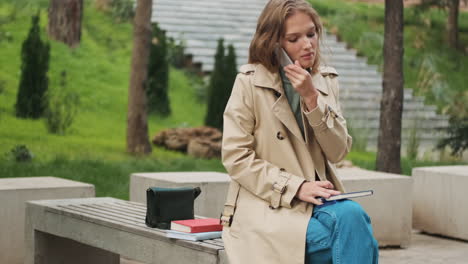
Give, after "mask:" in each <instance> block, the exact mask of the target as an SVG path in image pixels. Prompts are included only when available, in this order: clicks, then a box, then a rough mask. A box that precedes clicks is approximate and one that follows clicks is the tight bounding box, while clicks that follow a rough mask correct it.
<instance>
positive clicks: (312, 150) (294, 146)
mask: <svg viewBox="0 0 468 264" xmlns="http://www.w3.org/2000/svg"><path fill="white" fill-rule="evenodd" d="M321 34H322V25H321V23H320V20H319V17H318V15H317V13H316V11H315V10H314V9H312V7H310V5H309V4H308V3H306V2H305V1H304V0H271V1H269V2H268V4H267V5H266V7H265V9H264V10H263V12H262V14H261V15H260V17H259V20H258V25H257V30H256V33H255V35H254V38H253V40H252V43H251V45H250V50H249V64H247V65H244V66H242V67H241V69H240V73H239V74H238V76H237V79H236V82H235V84H234V87H233V91H232V94H231V97H230V99H229V102H228V104H227V106H226V110H225V113H224V132H223V133H224V134H223V149H222V159H223V164H224V166H225V167H226V169H227V171H228V172H229V175H230V176H231V177H232V181H231V185H230V187H229V191H228V195H227V201H226V206H225V209H224V212H223V215H222V217H221V219H222V223H223V225H224V226H225V227H224V229H223V240H224V245H225V248H226V252H227V255H228V258H229V262H230V264H238V263H239V264H246V263H255V264H259V263H260V264H261V263H269V264H271V263H281V264H286V263H287V264H296V263H297V264H299V263H304V262H305V263H314V264H320V263H346V264H349V263H359V264H366V263H377V262H378V247H377V242H376V241H375V239H374V238H373V236H372V229H371V226H370V220H369V217H368V216H367V214H366V213H365V212H364V211H363V210H362V208H361V207H360V206H359V205H358V204H357V203H355V202H353V201H350V200H344V201H340V202H337V203H335V204H331V205H327V206H325V205H324V206H320V205H321V204H322V203H321V202H320V201H319V200H318V199H317V197H325V198H328V197H330V196H331V195H336V194H339V193H340V192H343V191H344V189H343V185H342V183H341V181H340V180H339V179H338V177H337V175H336V172H335V167H334V165H333V163H336V162H338V161H340V160H342V159H343V158H344V157H345V155H346V154H347V153H348V152H349V150H350V147H351V137H350V136H349V135H348V132H347V129H346V121H345V119H343V116H342V114H341V111H340V105H339V102H338V80H337V75H338V74H337V72H336V71H335V70H334V69H333V68H331V67H322V66H320V49H319V40H320V38H321ZM277 44H279V45H280V46H281V47H282V48H283V49H284V50H285V51H286V53H287V54H288V55H289V57H290V58H291V59H292V61H294V64H290V65H288V66H286V67H282V66H280V65H279V62H278V59H277V57H276V56H275V55H274V54H275V53H274V50H275V47H276V45H277ZM314 207H315V208H314Z"/></svg>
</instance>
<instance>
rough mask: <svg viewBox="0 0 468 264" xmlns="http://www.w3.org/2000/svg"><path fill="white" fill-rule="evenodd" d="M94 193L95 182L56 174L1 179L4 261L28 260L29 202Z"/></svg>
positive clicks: (10, 263) (0, 230)
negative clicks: (25, 228) (25, 252)
mask: <svg viewBox="0 0 468 264" xmlns="http://www.w3.org/2000/svg"><path fill="white" fill-rule="evenodd" d="M94 196H95V191H94V185H92V184H86V183H81V182H76V181H71V180H66V179H61V178H56V177H25V178H4V179H0V201H1V203H2V206H0V219H1V221H0V234H1V235H0V252H1V254H0V263H8V264H20V263H21V264H22V263H24V262H23V258H24V248H25V244H24V225H25V208H26V207H25V202H26V201H30V200H42V199H59V198H81V197H94Z"/></svg>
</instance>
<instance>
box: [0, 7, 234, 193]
mask: <svg viewBox="0 0 468 264" xmlns="http://www.w3.org/2000/svg"><path fill="white" fill-rule="evenodd" d="M35 7H36V6H34V5H33V6H29V7H26V8H24V9H22V10H21V11H20V12H17V15H16V18H15V19H14V20H11V21H7V17H8V16H9V14H11V12H12V8H13V5H12V4H10V3H9V2H8V1H0V21H1V24H0V32H8V33H9V34H11V38H12V40H11V41H8V40H5V39H2V40H1V41H0V58H2V59H1V64H0V81H3V84H4V85H3V87H4V88H3V91H2V93H1V94H0V177H22V176H41V175H51V176H58V177H63V178H68V179H74V180H78V181H84V182H89V183H93V184H95V185H96V192H97V195H98V196H114V197H119V198H128V177H129V175H130V174H131V173H132V172H143V171H153V172H155V171H203V170H205V171H210V170H211V171H225V170H224V168H223V166H222V164H221V162H220V161H219V160H218V159H213V160H201V159H196V158H192V157H188V156H185V155H183V154H181V153H178V152H174V151H168V150H165V149H162V148H155V147H153V153H152V154H151V155H150V156H148V157H145V158H138V157H133V156H130V155H128V154H127V153H126V152H125V148H126V145H125V144H126V141H125V139H126V120H127V95H128V84H129V76H130V57H131V49H132V41H131V39H132V26H131V24H130V23H114V22H113V20H112V19H111V17H110V16H109V15H107V14H104V13H102V12H99V11H96V10H95V9H94V8H93V7H92V5H90V4H89V1H88V2H87V5H86V7H85V15H84V20H83V28H82V41H81V44H80V46H79V47H78V48H76V49H74V50H72V49H69V48H68V47H67V46H66V45H64V44H61V43H57V42H54V41H51V42H50V43H51V61H50V71H49V82H50V89H57V88H58V77H59V74H60V72H61V71H63V70H65V71H66V72H67V88H68V89H70V90H72V91H75V92H77V93H78V94H79V96H80V106H79V113H78V115H77V117H76V120H75V122H74V123H73V125H72V128H71V130H70V132H69V133H67V134H66V135H64V136H61V135H53V134H49V133H48V132H47V129H46V126H45V121H44V120H43V119H39V120H29V119H18V118H16V117H15V116H14V104H15V101H16V93H17V89H18V81H19V72H20V70H19V69H20V51H21V43H22V41H23V40H24V39H25V38H26V35H27V33H28V29H29V26H30V24H31V18H30V17H31V15H32V14H34V13H35ZM46 21H47V17H46V12H45V11H44V10H42V12H41V24H42V28H41V30H43V32H44V30H45V27H46ZM43 35H44V38H45V34H43ZM192 78H194V77H190V75H188V74H187V73H185V72H184V71H181V70H177V69H173V68H171V71H170V87H169V96H170V98H171V105H172V115H171V116H170V117H168V118H160V117H157V116H150V117H149V120H148V124H149V133H150V136H151V137H152V136H153V135H154V134H155V133H157V132H158V131H160V130H162V129H166V128H171V127H179V126H199V125H202V123H203V121H202V120H203V118H204V113H205V108H206V107H205V104H204V103H200V102H199V101H198V100H197V99H196V96H195V90H194V89H193V87H192V85H191V80H192ZM16 145H26V146H27V147H28V148H29V149H30V150H31V152H33V154H34V156H35V157H34V160H33V162H30V163H16V162H14V161H12V160H11V157H10V156H9V155H8V153H9V152H10V150H11V149H12V148H14V147H15V146H16Z"/></svg>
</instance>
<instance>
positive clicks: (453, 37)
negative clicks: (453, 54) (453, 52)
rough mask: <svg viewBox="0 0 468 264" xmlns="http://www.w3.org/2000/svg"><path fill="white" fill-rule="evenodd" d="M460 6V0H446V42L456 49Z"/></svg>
mask: <svg viewBox="0 0 468 264" xmlns="http://www.w3.org/2000/svg"><path fill="white" fill-rule="evenodd" d="M459 7H460V0H449V1H448V9H449V12H448V17H447V20H448V21H447V34H448V44H449V46H450V47H452V48H454V49H456V48H457V47H458V10H459Z"/></svg>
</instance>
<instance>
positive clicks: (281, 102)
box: [254, 64, 304, 142]
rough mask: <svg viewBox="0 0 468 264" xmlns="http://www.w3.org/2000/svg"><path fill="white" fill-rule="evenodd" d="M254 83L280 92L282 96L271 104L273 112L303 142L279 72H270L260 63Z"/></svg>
mask: <svg viewBox="0 0 468 264" xmlns="http://www.w3.org/2000/svg"><path fill="white" fill-rule="evenodd" d="M255 71H256V74H255V79H254V85H255V86H256V87H262V88H269V89H272V90H274V91H273V92H275V91H276V93H279V94H280V96H279V97H277V98H276V101H275V102H274V103H273V105H272V106H271V110H272V111H273V114H274V115H275V116H276V118H278V119H279V120H280V121H281V123H283V124H284V126H286V128H287V129H288V130H289V131H291V133H292V134H293V135H294V136H295V137H297V139H299V140H300V141H301V142H304V137H303V136H302V133H301V130H300V128H299V125H298V124H297V122H296V118H295V117H294V114H293V112H292V111H291V106H290V105H289V102H288V99H287V98H286V94H285V92H284V89H283V85H282V82H281V78H280V75H279V73H271V72H269V71H268V70H267V69H266V68H265V67H264V66H263V65H261V64H259V65H258V66H257V68H256V70H255Z"/></svg>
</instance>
